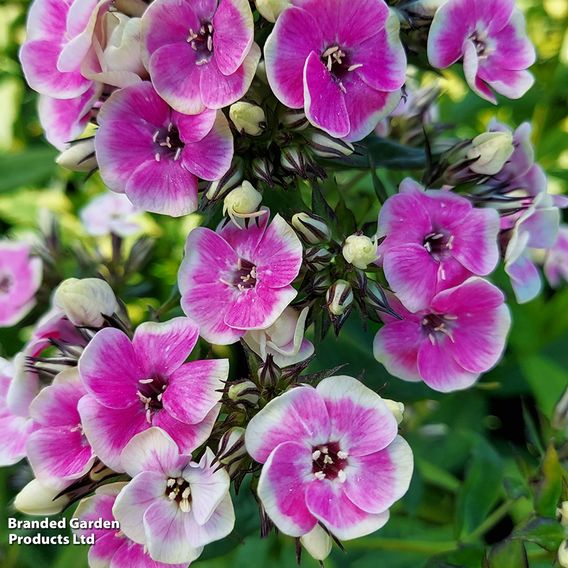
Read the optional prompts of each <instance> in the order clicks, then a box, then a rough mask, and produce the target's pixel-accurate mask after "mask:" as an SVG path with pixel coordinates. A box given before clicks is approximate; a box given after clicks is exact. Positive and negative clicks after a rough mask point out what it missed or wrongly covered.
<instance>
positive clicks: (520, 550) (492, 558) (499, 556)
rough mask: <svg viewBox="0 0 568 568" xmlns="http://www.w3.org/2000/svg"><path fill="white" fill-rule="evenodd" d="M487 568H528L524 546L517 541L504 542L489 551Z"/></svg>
mask: <svg viewBox="0 0 568 568" xmlns="http://www.w3.org/2000/svg"><path fill="white" fill-rule="evenodd" d="M487 568H529V560H528V558H527V551H526V550H525V545H524V544H523V543H522V542H521V541H518V540H506V541H504V542H502V543H500V544H498V545H496V546H494V547H493V548H492V549H491V552H490V553H489V558H488V562H487Z"/></svg>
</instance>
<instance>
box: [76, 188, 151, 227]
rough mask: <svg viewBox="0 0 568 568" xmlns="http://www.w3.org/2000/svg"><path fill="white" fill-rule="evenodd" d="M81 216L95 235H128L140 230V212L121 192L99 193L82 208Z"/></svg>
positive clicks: (85, 225)
mask: <svg viewBox="0 0 568 568" xmlns="http://www.w3.org/2000/svg"><path fill="white" fill-rule="evenodd" d="M79 217H80V218H81V222H82V223H83V227H85V231H86V232H87V234H89V235H92V236H93V237H104V236H107V235H110V234H115V235H118V236H120V237H128V236H130V235H134V234H135V233H137V232H138V231H140V223H139V222H138V221H139V219H140V212H139V210H138V209H136V207H134V205H133V204H132V202H131V201H130V199H128V197H126V195H123V194H121V193H112V192H110V191H107V192H106V193H103V194H101V195H97V196H96V197H94V198H93V199H91V201H89V203H88V204H87V205H86V206H85V207H83V209H81V212H80V213H79Z"/></svg>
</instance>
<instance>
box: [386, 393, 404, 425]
mask: <svg viewBox="0 0 568 568" xmlns="http://www.w3.org/2000/svg"><path fill="white" fill-rule="evenodd" d="M383 402H384V403H385V404H386V405H387V408H388V409H389V410H390V411H391V413H392V415H393V416H394V417H395V418H396V423H397V424H400V423H401V422H402V420H403V418H404V404H402V402H397V401H396V400H390V399H389V398H383Z"/></svg>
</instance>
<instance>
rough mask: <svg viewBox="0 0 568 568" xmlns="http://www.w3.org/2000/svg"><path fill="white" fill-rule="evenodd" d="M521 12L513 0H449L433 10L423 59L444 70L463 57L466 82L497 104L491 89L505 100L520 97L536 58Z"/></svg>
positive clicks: (530, 77) (528, 84) (531, 77)
mask: <svg viewBox="0 0 568 568" xmlns="http://www.w3.org/2000/svg"><path fill="white" fill-rule="evenodd" d="M535 58H536V56H535V51H534V47H533V45H532V43H531V42H530V40H529V38H528V37H527V32H526V25H525V18H524V16H523V13H522V12H521V11H520V10H519V9H518V8H516V7H515V0H448V1H447V2H446V3H444V4H442V6H440V8H439V9H438V10H437V11H436V13H435V15H434V19H433V21H432V25H431V28H430V32H429V34H428V59H429V60H430V64H431V65H432V66H433V67H438V68H441V69H445V68H446V67H449V66H450V65H452V64H453V63H456V62H457V61H459V60H463V67H464V74H465V78H466V80H467V82H468V84H469V86H470V87H471V88H472V89H473V91H474V92H475V93H477V94H478V95H479V96H480V97H482V98H484V99H486V100H488V101H490V102H492V103H496V98H495V94H494V93H493V91H492V90H491V89H494V90H495V91H497V92H498V93H500V94H502V95H505V96H506V97H508V98H510V99H518V98H520V97H522V96H523V95H524V94H525V93H526V92H527V91H528V90H529V89H530V88H531V87H532V84H533V82H534V78H533V76H532V75H531V73H529V72H528V71H526V69H527V68H528V67H530V66H531V65H532V64H533V63H534V62H535Z"/></svg>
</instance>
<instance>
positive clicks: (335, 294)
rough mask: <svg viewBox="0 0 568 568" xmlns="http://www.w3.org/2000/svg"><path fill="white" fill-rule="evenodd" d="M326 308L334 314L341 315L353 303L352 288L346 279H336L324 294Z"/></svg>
mask: <svg viewBox="0 0 568 568" xmlns="http://www.w3.org/2000/svg"><path fill="white" fill-rule="evenodd" d="M326 301H327V309H328V310H329V313H330V314H332V315H334V316H342V315H343V314H344V313H345V312H346V311H347V310H348V309H350V308H351V304H352V303H353V290H352V289H351V284H349V282H347V281H346V280H336V281H335V282H334V283H333V284H332V285H331V286H330V288H329V290H328V291H327V294H326Z"/></svg>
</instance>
